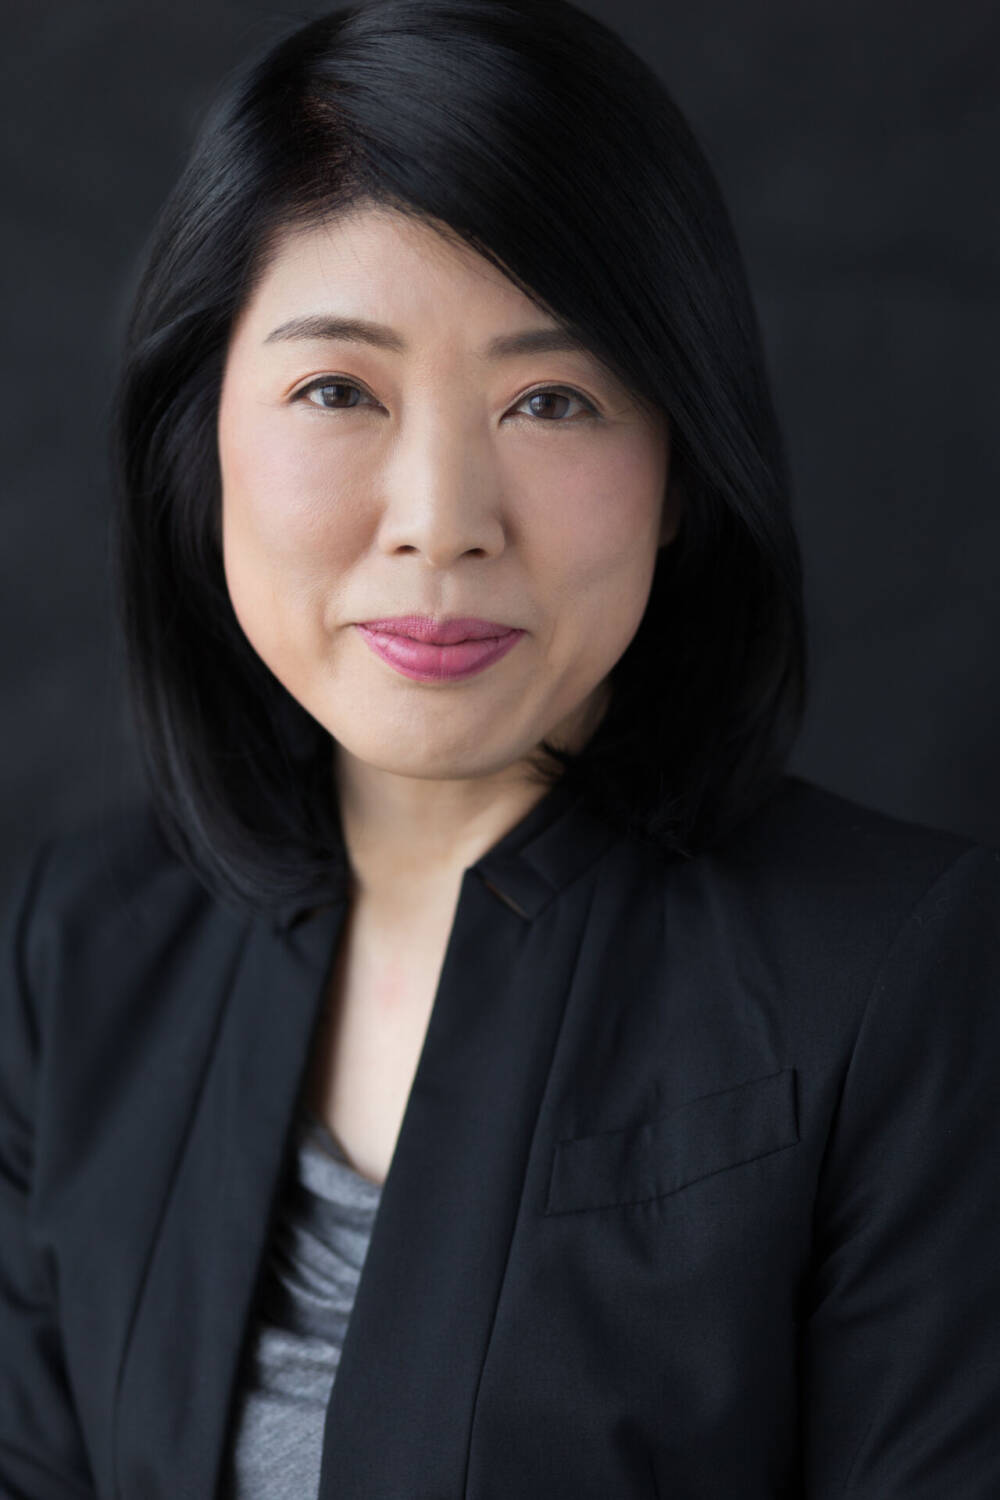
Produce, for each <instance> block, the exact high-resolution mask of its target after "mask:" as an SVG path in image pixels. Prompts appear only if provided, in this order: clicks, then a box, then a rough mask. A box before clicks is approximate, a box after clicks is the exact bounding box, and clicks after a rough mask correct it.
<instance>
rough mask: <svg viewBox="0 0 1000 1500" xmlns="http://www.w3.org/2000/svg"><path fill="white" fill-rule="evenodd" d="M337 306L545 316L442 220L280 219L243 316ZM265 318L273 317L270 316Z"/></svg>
mask: <svg viewBox="0 0 1000 1500" xmlns="http://www.w3.org/2000/svg"><path fill="white" fill-rule="evenodd" d="M333 307H336V308H337V310H339V311H348V312H356V313H358V314H359V315H367V316H371V317H374V318H382V319H384V320H385V321H387V322H393V323H399V324H406V323H407V322H412V323H413V324H414V325H416V324H418V323H419V324H426V323H432V324H438V325H441V324H444V323H448V322H451V323H454V324H455V325H463V326H467V325H469V320H472V326H474V327H476V328H477V329H478V327H479V326H480V325H481V326H482V327H484V328H485V327H487V326H492V325H494V324H499V323H504V322H506V321H513V320H515V319H516V320H518V321H519V323H523V322H524V321H525V319H526V318H527V320H528V321H529V322H533V323H535V324H539V325H544V324H548V323H552V322H553V320H552V319H550V318H548V317H547V315H546V314H545V313H544V312H542V311H541V310H540V309H539V308H538V307H537V306H536V304H535V303H533V302H532V301H531V299H530V298H529V297H527V296H525V294H524V293H523V292H522V291H521V290H520V288H519V287H517V286H515V285H514V283H513V282H512V281H510V280H509V279H508V278H507V277H506V276H505V275H504V274H503V272H502V271H501V270H500V269H499V268H498V267H497V266H495V265H494V264H493V263H492V262H491V261H489V260H487V259H486V258H485V257H484V256H482V255H480V254H478V253H477V252H476V251H475V250H473V249H472V248H471V247H470V246H468V245H465V244H463V243H462V242H461V241H459V240H457V239H456V237H455V236H454V235H453V234H451V233H450V232H449V230H448V229H447V227H446V226H442V227H441V228H440V230H439V229H437V228H435V227H433V226H432V225H431V224H427V223H424V222H421V221H419V220H415V219H413V218H411V217H410V216H409V215H407V214H403V213H399V212H397V211H396V210H393V209H391V208H383V207H363V208H355V209H352V210H350V211H349V212H347V213H344V214H342V215H340V216H338V217H337V218H335V219H333V220H331V221H328V222H325V223H322V224H318V225H312V226H309V227H305V228H303V227H293V228H287V229H284V230H282V231H280V233H279V234H278V235H277V236H276V237H275V239H274V241H273V242H272V244H271V246H270V247H269V251H268V256H267V259H266V262H265V268H264V271H263V274H262V275H261V277H260V279H259V280H258V283H257V286H256V288H255V291H254V294H253V296H252V297H251V299H250V301H249V304H248V305H247V307H245V308H244V309H243V313H242V315H241V322H248V323H252V324H254V325H257V326H259V325H260V323H262V322H264V321H268V331H270V328H271V322H272V321H273V320H275V319H280V317H281V316H282V315H284V316H287V317H295V316H298V315H301V314H303V313H306V314H309V313H318V312H322V311H323V310H324V309H327V308H333ZM269 320H271V321H269Z"/></svg>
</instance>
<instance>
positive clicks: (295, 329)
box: [264, 314, 589, 360]
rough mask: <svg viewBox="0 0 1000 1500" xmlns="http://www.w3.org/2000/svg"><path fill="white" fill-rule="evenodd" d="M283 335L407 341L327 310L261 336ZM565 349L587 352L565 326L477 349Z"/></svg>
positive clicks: (506, 337)
mask: <svg viewBox="0 0 1000 1500" xmlns="http://www.w3.org/2000/svg"><path fill="white" fill-rule="evenodd" d="M285 339H340V340H341V341H342V342H345V343H353V344H372V345H374V347H375V348H376V349H389V350H391V352H392V353H394V354H405V353H406V352H407V349H408V348H409V345H408V344H407V342H406V340H405V339H404V338H403V336H402V334H399V333H397V332H396V330H395V329H394V328H387V327H386V325H385V324H384V323H370V322H368V321H367V319H365V318H337V317H333V316H331V315H329V314H313V315H311V316H305V317H301V318H290V319H289V321H288V322H287V323H281V324H280V325H279V326H278V327H277V328H273V329H272V330H271V332H270V333H269V334H268V335H267V338H266V339H265V340H264V343H265V344H274V343H278V342H280V341H283V340H285ZM567 351H576V352H579V353H588V352H589V351H588V350H587V347H586V345H585V344H584V343H583V341H582V340H581V339H578V338H575V337H574V336H573V334H571V333H569V332H567V330H566V329H564V328H526V329H524V331H523V332H521V333H502V334H498V335H497V337H496V338H493V339H490V341H489V343H488V344H487V345H486V347H485V348H484V349H482V350H481V351H480V354H479V358H480V359H488V360H491V359H509V358H511V357H512V356H514V355H518V354H562V353H565V352H567Z"/></svg>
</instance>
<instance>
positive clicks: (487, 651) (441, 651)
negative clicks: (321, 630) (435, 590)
mask: <svg viewBox="0 0 1000 1500" xmlns="http://www.w3.org/2000/svg"><path fill="white" fill-rule="evenodd" d="M403 624H406V625H407V627H408V628H412V627H413V625H414V624H417V625H418V628H419V626H422V627H423V628H424V636H425V637H426V635H427V634H435V635H440V634H441V633H443V632H444V631H445V630H447V631H448V632H449V633H451V634H452V635H454V636H457V637H458V639H457V640H455V641H454V642H452V643H451V644H447V643H446V644H443V645H442V644H440V643H438V642H435V641H433V640H427V639H426V638H424V639H419V638H415V637H414V636H411V635H408V634H406V633H404V632H403V631H402V630H401V629H400V627H401V625H403ZM487 625H488V626H489V628H490V629H491V630H492V631H494V632H495V634H492V635H488V634H487V635H479V636H476V637H473V636H471V635H469V634H467V633H466V632H467V630H468V627H469V626H474V627H476V628H477V629H480V630H482V628H483V627H485V626H487ZM390 626H391V627H392V629H389V628H387V627H390ZM354 628H355V629H356V630H357V631H359V632H360V634H361V637H362V639H363V640H364V642H365V644H366V645H367V646H369V647H370V648H371V650H372V651H374V652H375V655H376V656H380V657H381V658H382V660H383V661H385V662H388V664H389V666H391V667H394V668H395V670H396V671H397V672H400V673H401V674H402V675H403V676H404V677H409V678H411V679H412V680H413V681H415V682H455V681H458V680H459V679H461V678H465V677H472V676H474V675H475V674H476V673H477V672H482V671H485V669H486V668H487V667H489V666H492V665H493V663H494V662H496V661H499V660H500V658H501V657H503V656H506V655H507V652H508V651H510V650H512V648H513V647H514V646H516V645H517V643H518V641H519V640H520V639H521V637H522V635H524V633H525V632H524V631H523V630H515V629H511V628H510V627H509V626H507V625H497V624H494V623H493V622H491V621H486V620H450V621H445V622H442V621H437V622H435V621H433V620H428V619H427V618H426V617H417V620H416V621H415V620H414V618H413V617H409V619H395V620H384V621H383V620H375V621H372V620H369V621H366V622H365V623H364V624H363V625H362V624H358V625H356V626H355V627H354Z"/></svg>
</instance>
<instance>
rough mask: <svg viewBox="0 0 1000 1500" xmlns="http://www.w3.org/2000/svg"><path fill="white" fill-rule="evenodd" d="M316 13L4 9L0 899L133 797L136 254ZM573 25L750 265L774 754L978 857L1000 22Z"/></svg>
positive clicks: (817, 9)
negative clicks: (233, 73)
mask: <svg viewBox="0 0 1000 1500" xmlns="http://www.w3.org/2000/svg"><path fill="white" fill-rule="evenodd" d="M323 8H325V7H324V6H323V5H321V4H301V5H296V6H294V7H292V8H287V7H278V6H275V5H271V4H268V3H266V0H256V3H254V0H240V3H239V4H237V3H234V0H230V3H225V0H199V3H192V0H181V3H176V4H171V5H165V4H148V3H144V4H141V5H136V4H135V3H134V0H128V3H126V0H102V3H97V4H94V3H81V0H47V3H45V4H37V3H32V4H31V5H30V6H29V5H27V4H23V5H9V4H8V7H7V8H6V9H5V11H4V18H3V20H2V21H0V35H2V37H3V47H2V49H0V57H2V62H0V83H2V88H0V99H2V101H3V102H2V106H0V108H2V111H3V115H4V122H3V123H4V128H3V147H2V149H3V152H4V163H3V180H4V191H3V198H4V207H5V229H6V232H5V234H4V236H3V239H2V247H0V254H2V257H3V261H4V271H5V273H6V274H5V277H4V286H5V295H4V315H5V317H4V326H5V329H6V338H5V351H4V353H5V359H4V364H5V371H6V375H7V380H6V382H5V392H6V394H5V399H4V401H3V405H2V421H3V443H4V450H3V451H4V454H5V471H6V474H7V482H6V485H5V488H4V496H3V501H4V508H5V522H4V548H3V553H2V558H3V562H2V567H3V578H2V584H3V595H2V597H3V607H4V610H5V614H6V619H5V621H4V640H5V642H6V651H5V653H4V655H5V665H4V677H3V704H4V709H5V733H4V735H3V740H2V744H3V752H2V753H3V778H4V781H3V798H2V806H3V814H4V821H5V827H4V834H3V839H2V849H0V886H2V885H6V883H7V882H8V881H9V879H10V876H11V873H12V870H13V867H14V866H15V865H16V864H17V863H18V862H19V861H20V860H21V859H22V858H23V856H24V854H25V853H26V852H27V851H28V850H29V849H31V848H32V847H33V846H34V845H35V844H37V842H38V841H39V840H40V839H41V838H42V837H44V836H46V835H47V834H48V833H50V832H52V831H58V830H61V829H65V828H69V827H73V826H75V825H76V824H78V823H80V822H84V821H88V820H89V819H90V818H92V817H93V816H95V815H96V814H98V813H99V812H101V811H102V810H104V809H106V808H114V807H115V806H117V805H118V804H120V803H122V802H124V801H126V800H128V799H129V798H130V797H131V796H132V795H134V794H135V793H136V792H137V791H138V790H139V788H140V780H139V772H138V761H137V757H136V752H135V747H134V743H133V739H132V734H131V729H130V727H129V723H128V720H127V715H126V711H125V707H124V700H123V695H122V689H121V674H120V665H119V657H118V648H117V645H116V642H115V640H114V634H113V630H112V625H111V608H110V594H109V585H108V572H107V557H106V554H107V540H106V519H107V478H106V468H105V464H106V459H105V452H106V423H107V413H108V407H109V402H110V396H111V387H112V377H113V370H114V361H115V349H116V344H117V340H118V338H119V336H120V331H121V327H122V323H123V319H124V313H125V307H126V304H127V299H128V295H129V293H130V290H131V287H132V284H133V279H134V274H135V263H136V258H137V255H138V253H139V251H140V249H141V247H142V245H143V242H144V240H145V238H146V236H147V234H148V232H149V229H150V226H151V224H152V220H153V217H154V215H155V213H156V211H157V209H158V207H159V205H160V203H161V201H162V199H163V197H164V195H165V193H166V191H167V189H168V188H169V186H170V185H171V183H172V181H173V180H174V178H175V176H176V174H177V173H178V171H179V169H180V167H181V165H182V162H183V159H184V157H185V154H186V151H187V148H188V146H189V143H190V141H191V138H192V135H193V133H194V131H195V129H196V127H197V124H198V122H199V120H200V119H201V117H202V114H203V112H204V110H205V108H206V106H207V104H208V102H209V100H210V99H211V97H212V96H213V94H214V92H215V90H216V88H217V86H218V84H219V82H220V81H221V80H222V78H223V77H224V76H225V75H226V74H227V73H228V72H229V70H230V69H232V68H233V67H234V66H235V65H236V64H237V63H238V62H239V60H240V59H241V58H242V57H243V56H244V55H245V54H246V53H247V52H248V51H249V50H254V49H255V48H256V47H257V45H258V44H260V43H264V42H266V41H267V40H269V39H270V38H272V37H273V36H274V35H275V34H276V32H277V31H278V30H280V29H283V28H284V27H285V26H286V25H287V24H288V23H289V22H293V21H295V20H296V19H301V20H305V19H307V18H308V17H310V16H311V15H314V14H316V13H318V12H319V11H320V10H321V9H323ZM586 8H587V9H589V10H591V11H592V12H593V13H594V14H596V15H599V16H600V17H601V18H602V19H605V20H608V21H610V22H611V23H612V24H613V25H614V26H616V27H617V29H618V30H619V31H620V32H621V33H622V34H623V35H624V36H625V37H626V38H627V39H628V40H629V41H631V43H632V44H633V45H634V46H635V47H636V48H637V50H639V51H640V52H641V54H642V55H643V56H645V57H646V58H648V59H650V60H651V61H652V62H653V64H654V66H655V67H656V68H657V70H658V71H659V72H660V74H661V76H662V77H663V78H664V80H665V81H666V83H667V85H668V87H669V88H670V89H671V91H672V92H673V94H674V96H675V97H676V99H677V100H678V102H679V103H680V105H681V107H682V108H683V109H684V110H685V112H686V114H687V115H688V117H689V119H690V120H691V122H692V124H693V126H694V128H695V130H696V132H697V133H698V134H699V136H700V138H701V140H702V142H703V144H704V146H705V148H706V150H707V152H708V154H709V157H710V159H711V160H712V162H713V165H714V167H715V169H716V172H717V174H718V176H719V178H720V180H721V183H722V186H723V190H724V192H725V193H726V195H727V198H728V201H729V204H730V208H731V210H732V213H733V217H734V219H735V222H736V227H737V231H738V233H739V235H740V239H741V242H742V245H743V248H744V252H745V255H746V258H747V262H748V265H749V270H750V277H751V281H752V284H753V287H754V290H755V294H756V297H757V302H758V307H759V311H760V315H761V320H762V323H763V327H764V334H765V340H766V344H767V348H768V354H769V359H770V363H771V369H772V374H773V380H774V385H775V391H776V397H777V402H778V407H779V411H780V413H781V416H782V419H783V424H784V427H785V431H786V435H787V439H788V444H789V450H790V456H791V460H792V468H793V476H794V480H795V486H796V499H795V503H796V514H797V520H798V525H799V530H800V535H801V538H802V545H803V550H804V554H805V563H806V582H807V596H808V606H809V622H810V630H811V649H812V672H813V689H812V693H813V699H812V707H811V710H810V713H809V716H808V719H807V722H806V725H805V728H804V730H803V733H802V735H801V737H800V739H799V742H798V746H797V749H796V753H795V756H794V759H793V762H792V766H791V769H793V770H796V771H798V772H800V773H801V774H803V775H806V776H810V777H812V778H813V779H815V780H817V781H819V782H820V783H822V784H823V785H826V786H829V787H831V788H832V789H834V790H836V791H840V792H843V793H844V794H846V795H848V796H852V797H855V798H857V799H858V800H860V801H863V802H867V803H869V804H870V805H873V806H877V807H881V808H883V809H885V810H886V811H888V812H892V813H895V814H897V815H898V816H902V817H908V818H913V819H916V820H918V821H921V822H926V823H934V824H937V825H939V826H942V827H947V828H951V829H954V830H956V831H958V832H962V833H966V834H969V835H971V836H973V837H975V838H979V839H981V840H984V841H985V842H988V843H991V844H997V845H1000V786H998V783H997V777H996V774H995V773H996V768H997V764H998V759H1000V652H998V651H997V649H996V647H997V643H998V641H1000V588H998V586H997V577H998V568H997V554H998V550H1000V505H998V484H997V479H998V471H1000V436H998V423H997V408H998V386H1000V356H998V337H1000V317H998V299H997V291H998V280H1000V228H998V215H1000V208H998V202H1000V194H998V191H997V178H998V165H1000V153H998V150H997V146H998V138H1000V90H998V82H1000V7H997V6H996V4H995V3H994V0H975V3H968V0H967V3H958V4H955V3H948V4H945V3H938V4H933V5H932V4H928V3H925V0H916V3H908V4H905V5H904V4H902V3H895V4H892V3H888V0H863V3H862V0H852V3H844V0H838V3H836V4H822V5H820V4H809V5H803V4H802V3H801V0H776V3H767V4H756V5H748V4H746V3H739V0H699V3H698V4H697V5H695V4H693V3H690V0H689V3H687V4H684V5H680V4H676V3H669V0H668V3H659V4H657V5H655V6H648V7H647V6H646V5H643V4H642V3H640V0H615V3H614V4H612V3H611V0H588V3H587V4H586Z"/></svg>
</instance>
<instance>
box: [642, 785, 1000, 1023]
mask: <svg viewBox="0 0 1000 1500" xmlns="http://www.w3.org/2000/svg"><path fill="white" fill-rule="evenodd" d="M627 847H628V848H629V851H630V853H629V856H628V857H627V858H626V859H625V860H624V861H623V863H622V865H621V873H622V875H623V876H624V877H625V884H624V886H623V889H624V890H625V891H626V893H631V896H629V895H628V894H627V895H626V897H623V903H624V902H625V901H627V902H628V909H627V910H626V909H625V908H624V905H623V904H620V905H619V908H618V910H619V916H618V921H620V922H622V923H624V924H625V925H629V924H631V925H633V926H634V924H635V921H636V920H637V918H636V917H635V915H634V914H633V913H634V908H635V907H636V906H638V908H639V909H640V910H641V911H644V912H645V913H646V916H645V917H644V918H641V919H639V920H641V921H643V922H645V924H646V926H647V927H649V929H650V930H651V931H655V932H657V933H659V934H661V935H662V963H661V969H662V972H663V973H664V974H669V975H671V976H673V979H672V981H671V982H673V983H676V980H677V976H678V974H679V973H681V972H683V973H684V974H685V975H687V976H688V982H689V983H690V985H691V986H692V988H693V989H694V990H696V991H697V993H698V994H699V995H702V996H704V995H705V994H706V993H707V994H711V995H717V996H731V997H734V998H733V1002H732V1003H733V1004H734V1005H735V1004H739V1005H741V1006H745V1002H746V996H747V994H748V993H752V994H753V995H754V996H756V997H757V998H758V999H759V1000H761V1002H762V1003H764V997H767V999H766V1004H767V1005H768V1006H769V1007H771V1008H772V1009H773V1012H774V1013H775V1014H778V1013H780V1014H782V1015H784V1016H786V1019H787V1020H788V1021H789V1024H792V1025H794V1028H795V1030H796V1032H797V1033H798V1034H799V1035H800V1036H801V1037H805V1036H807V1035H812V1036H814V1037H817V1038H818V1037H821V1036H827V1035H829V1036H830V1037H831V1039H832V1038H833V1037H834V1036H840V1037H841V1038H843V1036H845V1035H847V1034H848V1033H850V1032H852V1031H853V1030H854V1029H855V1028H856V1026H857V1025H858V1023H859V1021H860V1018H861V1015H862V1014H863V1012H864V1010H865V1007H866V1004H867V1002H868V1000H869V998H870V996H871V994H872V992H873V989H874V987H875V986H876V985H878V984H880V983H882V982H883V981H884V980H886V979H887V978H888V979H889V980H892V981H893V982H895V979H896V978H898V979H899V982H900V983H901V984H902V985H903V989H904V990H905V989H906V987H907V984H909V987H910V990H911V994H912V988H913V987H912V976H913V973H914V971H915V969H922V971H923V973H924V974H926V975H927V976H930V975H933V974H937V975H938V976H939V979H940V976H941V975H942V971H943V970H944V969H946V968H948V969H949V970H950V972H949V974H948V976H947V978H948V984H947V986H944V987H943V986H942V985H941V983H939V986H938V987H939V990H941V991H942V993H943V992H945V990H947V991H948V992H949V993H952V994H954V991H955V986H957V985H959V984H961V983H962V981H963V978H966V979H968V980H969V981H970V982H971V983H972V984H973V985H979V986H981V985H982V984H984V983H985V984H987V986H988V985H989V984H990V983H991V982H992V983H993V984H994V985H995V984H997V983H1000V851H998V850H996V849H993V848H991V847H989V846H988V845H985V844H981V843H978V842H977V841H975V840H973V839H970V838H968V837H966V836H964V835H961V834H956V833H952V832H950V831H948V830H945V829H941V828H935V827H931V826H928V825H925V824H921V823H917V822H913V821H909V820H906V819H901V818H897V817H893V816H891V815H889V814H887V813H883V812H880V811H878V810H876V809H874V808H871V807H867V806H865V805H863V804H862V803H860V802H856V801H854V800H852V799H851V798H848V797H844V796H840V795H838V794H836V793H834V792H830V791H827V790H826V789H824V788H822V787H820V786H818V785H817V784H815V783H813V782H810V781H808V780H806V779H804V778H801V777H798V776H791V775H789V776H786V777H784V778H783V779H782V781H781V783H780V784H779V786H778V787H777V789H776V790H775V792H774V793H773V795H772V796H771V797H770V799H769V800H768V801H767V802H766V803H765V804H764V805H762V806H761V807H759V808H758V809H757V811H756V812H755V813H753V814H752V815H751V817H749V818H748V819H746V820H745V821H744V823H743V824H741V825H740V827H739V828H738V829H736V830H735V831H734V832H733V833H731V834H730V836H729V837H728V838H727V839H726V840H725V841H724V842H723V843H722V844H721V845H720V846H718V847H716V848H714V849H712V850H706V851H702V852H700V853H699V854H697V855H696V856H694V857H693V858H689V859H678V858H674V859H660V858H659V857H657V856H653V855H648V854H646V853H645V852H642V853H640V852H639V850H638V846H637V845H633V844H629V845H628V846H627ZM619 857H621V856H620V855H619ZM629 872H631V879H629V878H628V877H629ZM634 897H638V900H637V901H636V900H634V899H632V898H634ZM904 973H908V974H909V976H910V978H909V980H908V981H907V980H904V978H903V976H904ZM701 1003H702V1004H703V1005H705V1004H708V1002H707V1001H702V1002H701ZM719 1003H720V1005H721V1004H722V1003H723V1002H722V1000H720V1001H719ZM906 1003H908V1002H907V1001H906V1000H905V996H903V994H902V992H901V1004H904V1005H905V1004H906ZM912 1003H913V1004H916V1000H915V999H913V1001H912ZM997 1010H998V1014H1000V1007H997Z"/></svg>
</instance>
